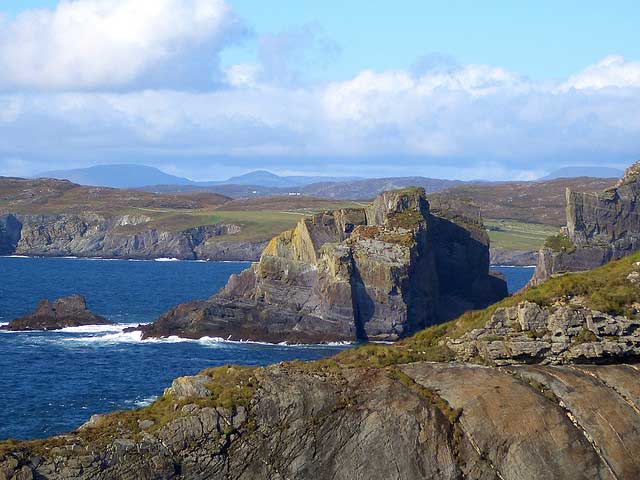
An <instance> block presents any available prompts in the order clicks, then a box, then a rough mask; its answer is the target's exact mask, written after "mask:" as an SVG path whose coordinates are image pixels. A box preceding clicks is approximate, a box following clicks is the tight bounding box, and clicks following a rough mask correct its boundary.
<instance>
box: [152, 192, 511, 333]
mask: <svg viewBox="0 0 640 480" xmlns="http://www.w3.org/2000/svg"><path fill="white" fill-rule="evenodd" d="M488 244H489V239H488V236H487V234H486V232H485V231H484V228H483V226H482V220H481V218H480V217H479V214H478V212H477V210H469V208H468V207H463V206H461V205H445V204H444V203H439V204H438V205H436V208H435V209H434V211H433V213H432V212H430V210H429V204H428V203H427V200H426V198H425V193H424V191H423V190H422V189H403V190H398V191H392V192H385V193H383V194H382V195H380V196H379V197H378V198H376V200H375V201H374V202H373V204H372V205H371V206H370V207H368V208H366V209H346V210H337V211H333V212H324V213H321V214H317V215H313V216H312V217H309V218H305V219H303V220H301V221H300V222H299V223H298V225H297V226H296V227H295V228H294V229H292V230H289V231H287V232H284V233H282V234H281V235H278V236H277V237H275V238H273V239H272V240H271V241H270V242H269V244H268V245H267V247H266V248H265V250H264V251H263V253H262V256H261V258H260V262H259V263H256V264H254V265H253V266H252V267H251V268H250V269H248V270H245V271H244V272H242V273H241V274H239V275H235V276H232V277H231V279H230V280H229V282H228V284H227V286H226V287H225V288H224V289H222V290H221V291H220V292H218V293H217V294H216V295H214V296H213V297H212V298H210V299H209V300H207V301H205V302H200V303H191V304H186V305H181V306H178V307H176V308H174V309H173V310H171V311H169V312H167V313H166V314H165V315H163V316H161V317H160V318H159V319H158V320H157V321H156V322H154V323H153V324H151V325H148V326H144V327H142V331H143V334H144V336H145V337H163V336H170V335H179V336H183V337H189V338H198V337H202V336H217V337H223V338H232V339H244V340H262V341H275V342H281V341H289V342H305V343H314V342H318V341H343V340H346V341H354V340H397V339H398V338H401V337H405V336H407V335H409V334H411V333H413V332H415V331H417V330H419V329H421V328H424V327H425V326H428V325H431V324H435V323H439V322H442V321H445V320H449V319H451V318H454V317H455V316H457V315H459V314H460V313H462V312H464V311H465V310H468V309H473V308H483V307H484V306H486V305H488V304H490V303H493V302H495V301H497V300H499V299H500V298H502V297H504V296H505V295H506V294H507V291H506V284H505V282H504V281H503V280H502V279H500V278H496V277H494V276H492V275H490V274H489V249H488Z"/></svg>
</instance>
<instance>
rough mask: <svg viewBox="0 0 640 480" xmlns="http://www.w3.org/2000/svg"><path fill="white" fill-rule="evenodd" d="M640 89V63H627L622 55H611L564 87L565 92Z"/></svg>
mask: <svg viewBox="0 0 640 480" xmlns="http://www.w3.org/2000/svg"><path fill="white" fill-rule="evenodd" d="M607 87H618V88H624V87H640V62H633V61H627V60H625V58H624V57H623V56H622V55H610V56H608V57H605V58H603V59H602V60H600V61H599V62H598V63H596V64H595V65H591V66H589V67H587V68H586V69H584V70H583V71H582V72H580V73H578V74H577V75H573V76H572V77H570V78H569V79H568V80H567V82H565V83H564V84H563V85H562V89H563V90H568V89H570V88H575V89H576V90H585V89H600V88H607Z"/></svg>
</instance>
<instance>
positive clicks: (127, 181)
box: [34, 164, 361, 188]
mask: <svg viewBox="0 0 640 480" xmlns="http://www.w3.org/2000/svg"><path fill="white" fill-rule="evenodd" d="M34 178H55V179H59V180H69V181H71V182H73V183H77V184H79V185H90V186H97V187H113V188H143V187H149V186H155V185H163V186H164V185H175V186H187V185H189V186H193V187H205V188H206V187H212V186H217V185H244V186H247V185H250V186H257V187H268V188H293V187H300V186H304V185H310V184H312V183H318V182H346V181H352V180H361V177H325V176H304V175H297V176H280V175H276V174H275V173H272V172H269V171H266V170H256V171H253V172H249V173H245V174H244V175H238V176H235V177H231V178H229V179H227V180H220V181H207V182H198V181H194V180H191V179H189V178H185V177H178V176H176V175H171V174H168V173H165V172H163V171H162V170H160V169H158V168H156V167H150V166H147V165H135V164H114V165H95V166H92V167H87V168H75V169H71V170H52V171H47V172H42V173H40V174H38V175H35V176H34Z"/></svg>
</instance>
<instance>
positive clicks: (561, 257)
mask: <svg viewBox="0 0 640 480" xmlns="http://www.w3.org/2000/svg"><path fill="white" fill-rule="evenodd" d="M566 213H567V225H566V227H565V228H563V230H562V232H561V234H560V237H561V238H562V240H563V241H562V242H558V243H557V244H556V245H553V244H550V245H549V246H545V247H544V248H542V249H541V250H540V254H539V256H538V264H537V266H536V272H535V274H534V277H533V279H532V282H531V283H532V284H533V285H538V284H540V282H542V281H544V280H545V279H547V278H549V277H551V276H552V275H555V274H559V273H565V272H576V271H584V270H591V269H593V268H596V267H599V266H600V265H604V264H605V263H607V262H609V261H611V260H614V259H617V258H622V257H624V256H626V255H629V254H630V253H633V252H635V251H637V250H640V162H636V163H634V164H633V165H632V166H631V167H629V168H628V169H627V170H626V171H625V174H624V176H623V177H622V178H621V179H620V180H619V181H618V183H617V184H616V185H615V186H614V187H613V188H610V189H607V190H604V191H603V192H600V193H582V192H573V191H571V190H569V189H567V212H566Z"/></svg>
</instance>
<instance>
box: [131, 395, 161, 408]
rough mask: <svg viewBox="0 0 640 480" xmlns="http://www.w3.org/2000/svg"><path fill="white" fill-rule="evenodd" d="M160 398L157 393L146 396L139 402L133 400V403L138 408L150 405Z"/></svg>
mask: <svg viewBox="0 0 640 480" xmlns="http://www.w3.org/2000/svg"><path fill="white" fill-rule="evenodd" d="M157 399H158V396H157V395H153V396H151V397H145V398H143V399H142V400H138V401H137V402H133V404H134V405H135V406H136V407H138V408H143V407H148V406H149V405H151V404H152V403H153V402H155V401H156V400H157Z"/></svg>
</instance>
